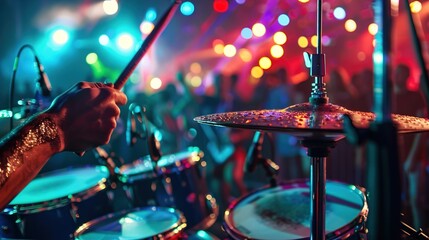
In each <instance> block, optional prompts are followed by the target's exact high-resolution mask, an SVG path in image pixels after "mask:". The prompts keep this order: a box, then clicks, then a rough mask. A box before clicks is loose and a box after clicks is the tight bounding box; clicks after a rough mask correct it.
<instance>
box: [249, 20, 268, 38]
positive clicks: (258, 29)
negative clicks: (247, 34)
mask: <svg viewBox="0 0 429 240" xmlns="http://www.w3.org/2000/svg"><path fill="white" fill-rule="evenodd" d="M252 32H253V35H255V36H256V37H262V36H264V35H265V32H266V29H265V26H264V25H263V24H262V23H255V24H253V26H252Z"/></svg>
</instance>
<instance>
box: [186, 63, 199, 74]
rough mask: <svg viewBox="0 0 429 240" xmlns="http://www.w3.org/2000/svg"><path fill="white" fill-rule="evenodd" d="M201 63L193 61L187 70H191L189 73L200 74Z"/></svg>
mask: <svg viewBox="0 0 429 240" xmlns="http://www.w3.org/2000/svg"><path fill="white" fill-rule="evenodd" d="M201 69H202V68H201V64H199V63H197V62H194V63H192V64H191V66H190V67H189V70H190V71H191V73H193V74H200V73H201Z"/></svg>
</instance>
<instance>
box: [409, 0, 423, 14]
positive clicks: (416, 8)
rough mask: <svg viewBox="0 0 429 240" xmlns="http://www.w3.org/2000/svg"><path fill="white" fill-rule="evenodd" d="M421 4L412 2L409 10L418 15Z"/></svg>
mask: <svg viewBox="0 0 429 240" xmlns="http://www.w3.org/2000/svg"><path fill="white" fill-rule="evenodd" d="M422 8H423V6H422V3H421V2H419V1H414V2H411V3H410V9H411V12H412V13H419V12H420V11H421V10H422Z"/></svg>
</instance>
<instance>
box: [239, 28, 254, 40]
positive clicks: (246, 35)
mask: <svg viewBox="0 0 429 240" xmlns="http://www.w3.org/2000/svg"><path fill="white" fill-rule="evenodd" d="M252 36H253V33H252V30H251V29H250V28H247V27H246V28H243V29H241V37H242V38H244V39H250V38H252Z"/></svg>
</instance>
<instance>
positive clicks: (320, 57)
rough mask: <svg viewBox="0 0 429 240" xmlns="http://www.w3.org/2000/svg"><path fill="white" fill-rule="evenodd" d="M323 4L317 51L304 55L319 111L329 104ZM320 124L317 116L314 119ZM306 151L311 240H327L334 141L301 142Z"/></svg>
mask: <svg viewBox="0 0 429 240" xmlns="http://www.w3.org/2000/svg"><path fill="white" fill-rule="evenodd" d="M322 15H323V8H322V0H317V26H316V27H317V48H316V54H309V53H307V52H304V61H305V66H306V67H307V68H309V69H310V76H311V77H314V82H313V83H312V91H311V95H310V98H309V102H310V103H311V105H312V106H313V107H314V109H317V107H319V106H321V105H324V104H327V103H328V100H329V98H328V96H327V92H326V84H325V83H324V82H323V76H325V72H326V69H325V55H324V54H322ZM312 117H314V118H312V119H313V120H316V121H317V117H318V116H312ZM301 143H302V145H303V146H304V147H307V148H308V152H307V155H308V156H309V157H310V160H311V165H310V194H311V201H310V215H311V225H310V228H311V234H310V239H312V240H322V239H325V214H326V212H325V210H326V158H327V156H328V154H329V148H330V147H333V145H334V141H333V140H332V139H329V138H325V137H323V136H321V137H320V138H316V139H304V140H301Z"/></svg>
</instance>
